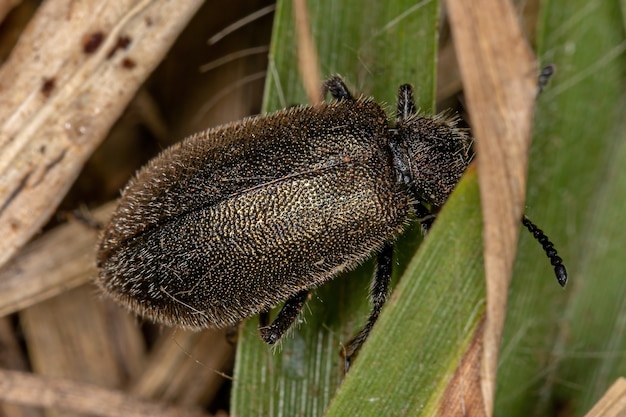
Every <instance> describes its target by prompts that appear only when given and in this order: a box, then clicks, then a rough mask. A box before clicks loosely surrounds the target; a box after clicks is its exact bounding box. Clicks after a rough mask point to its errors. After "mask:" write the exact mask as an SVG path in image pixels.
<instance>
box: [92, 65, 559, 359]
mask: <svg viewBox="0 0 626 417" xmlns="http://www.w3.org/2000/svg"><path fill="white" fill-rule="evenodd" d="M324 89H325V91H326V92H330V93H331V95H332V96H333V97H334V98H335V99H336V100H335V101H333V102H331V103H323V104H320V105H317V106H313V107H309V106H302V107H297V108H292V109H287V110H281V111H278V112H276V113H273V114H270V115H266V116H259V117H253V118H249V119H245V120H243V121H242V122H239V123H234V124H230V125H225V126H221V127H217V128H214V129H210V130H207V131H205V132H201V133H198V134H195V135H193V136H191V137H189V138H187V139H185V140H184V141H182V142H181V143H178V144H176V145H174V146H172V147H171V148H169V149H166V150H165V151H164V152H163V153H162V154H161V155H159V156H158V157H156V158H155V159H153V160H152V161H151V162H149V163H148V164H147V165H146V166H145V167H144V168H143V169H141V170H140V171H139V172H138V173H137V174H136V176H135V177H134V179H133V180H132V181H130V183H129V184H128V185H127V186H126V188H125V189H124V191H123V193H122V198H121V200H120V202H119V206H118V208H117V210H116V212H115V213H114V214H113V217H112V219H111V221H110V223H109V225H108V226H107V227H106V228H105V230H104V232H103V234H102V238H101V242H100V245H99V248H98V255H97V263H98V267H99V268H100V274H99V278H98V284H99V286H100V287H101V288H102V289H103V290H104V291H105V292H106V293H107V294H109V295H110V296H112V297H113V298H114V299H116V300H117V301H119V302H120V303H121V304H123V305H125V306H126V307H128V308H129V309H131V310H133V311H135V312H137V313H139V314H141V315H143V316H146V317H149V318H151V319H153V320H156V321H157V322H160V323H164V324H166V325H176V326H181V327H184V328H188V329H201V328H205V327H225V326H231V325H235V324H236V323H238V322H239V321H241V320H242V319H244V318H246V317H250V316H253V315H255V314H259V313H261V314H262V320H261V322H262V323H261V326H260V333H261V337H262V338H263V340H264V341H265V342H267V343H270V344H273V343H275V342H276V341H278V340H279V339H280V337H281V336H282V335H283V334H284V332H285V331H286V330H287V329H288V328H289V327H290V326H291V324H292V323H293V322H294V320H295V319H296V317H297V316H298V314H299V312H300V310H301V309H302V306H303V305H304V303H305V301H306V299H307V296H308V293H309V291H310V290H311V289H312V288H315V287H316V286H318V285H321V284H322V283H323V282H325V281H327V280H329V279H331V278H333V277H334V276H336V275H337V274H339V273H340V272H341V271H345V270H347V269H350V268H354V267H355V266H356V265H358V264H360V263H362V262H363V261H364V260H365V259H367V258H368V257H370V256H371V255H372V254H376V256H377V262H378V263H377V268H376V271H375V274H374V278H373V282H372V291H371V302H372V305H373V307H372V311H371V314H370V317H369V319H368V321H367V323H366V325H365V326H364V327H363V329H361V331H360V332H359V333H358V334H357V336H356V337H355V338H354V339H353V340H352V341H351V342H350V344H349V345H348V347H347V349H346V357H347V359H348V360H349V359H350V357H352V356H353V355H354V354H355V352H357V351H358V349H359V347H360V346H361V345H362V343H363V342H364V340H365V339H366V337H367V335H368V333H369V331H370V330H371V328H372V326H373V325H374V323H375V322H376V319H377V318H378V315H379V313H380V311H381V308H382V306H383V305H384V303H385V300H386V297H387V293H388V287H389V280H390V276H391V269H392V254H393V243H394V240H395V239H396V237H397V236H398V235H399V234H401V233H402V231H403V229H404V228H405V227H406V226H407V224H408V223H409V222H410V219H417V220H418V221H419V222H420V223H421V225H422V228H423V230H424V232H427V231H428V229H429V227H430V226H431V224H432V222H433V219H434V215H433V214H431V213H432V211H431V210H432V208H435V209H436V208H438V207H439V206H441V205H443V204H444V202H445V201H446V199H447V198H448V196H449V195H450V193H451V192H452V190H453V188H454V187H455V185H456V184H457V182H458V181H459V179H460V177H461V175H462V174H463V172H464V171H465V169H466V168H467V166H468V164H469V162H470V160H471V157H472V153H471V139H470V138H469V136H468V135H467V133H466V131H465V130H463V129H459V128H457V127H456V119H455V118H454V117H450V116H449V115H447V114H445V113H444V114H442V115H438V116H434V117H425V116H422V115H418V114H417V111H416V108H415V104H414V98H413V92H412V89H411V87H410V86H409V85H403V86H401V87H400V89H399V93H398V107H397V108H398V110H397V116H396V121H395V124H394V126H393V127H391V126H390V125H389V122H388V120H387V117H386V115H385V112H384V111H383V109H382V107H381V106H380V105H378V104H376V103H375V102H374V101H372V100H371V99H368V98H359V99H355V98H354V97H353V96H352V95H351V94H350V92H349V91H348V89H347V87H346V85H345V84H344V82H343V81H342V80H341V79H340V78H339V77H333V78H331V79H330V80H328V81H327V82H326V83H325V84H324ZM427 206H428V207H430V208H431V209H428V208H427ZM523 224H524V225H525V226H526V227H527V228H528V229H529V230H530V231H531V232H532V233H533V234H534V236H535V238H536V239H537V240H538V241H539V242H540V243H541V244H542V246H543V248H544V250H545V251H546V254H547V255H548V257H549V259H550V260H551V262H552V264H553V266H554V269H555V274H556V276H557V278H558V280H559V282H560V283H561V285H564V284H565V282H566V280H567V274H566V271H565V267H564V266H563V264H562V260H561V258H559V256H558V255H557V253H556V250H554V248H553V246H552V243H550V241H549V240H548V238H547V237H546V236H545V235H544V234H543V232H542V231H541V230H539V229H538V228H537V227H536V226H535V225H534V224H532V223H531V222H530V221H529V220H528V219H527V218H524V219H523ZM283 301H284V302H285V304H284V306H283V308H282V310H281V311H280V312H279V314H278V316H277V317H276V318H275V319H274V321H273V322H272V323H271V324H270V323H268V322H267V314H263V313H267V312H268V311H269V310H270V309H271V308H272V307H274V306H275V305H277V304H279V303H281V302H283Z"/></svg>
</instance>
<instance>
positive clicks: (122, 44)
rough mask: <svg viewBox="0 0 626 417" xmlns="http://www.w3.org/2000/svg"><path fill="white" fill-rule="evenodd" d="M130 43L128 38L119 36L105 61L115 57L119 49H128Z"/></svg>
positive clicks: (130, 40)
mask: <svg viewBox="0 0 626 417" xmlns="http://www.w3.org/2000/svg"><path fill="white" fill-rule="evenodd" d="M131 42H132V39H131V38H130V37H129V36H125V35H124V36H120V37H118V38H117V42H116V43H115V46H113V48H112V49H111V51H110V52H109V54H108V55H107V59H111V58H112V57H113V55H115V53H116V52H117V51H118V50H119V49H126V48H128V45H130V43H131Z"/></svg>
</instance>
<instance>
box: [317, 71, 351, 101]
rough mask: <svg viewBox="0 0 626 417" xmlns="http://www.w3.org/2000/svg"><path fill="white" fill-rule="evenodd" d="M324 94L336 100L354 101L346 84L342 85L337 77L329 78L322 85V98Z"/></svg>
mask: <svg viewBox="0 0 626 417" xmlns="http://www.w3.org/2000/svg"><path fill="white" fill-rule="evenodd" d="M326 93H330V95H331V96H333V98H334V99H336V100H354V97H352V94H350V91H349V90H348V87H347V86H346V83H344V82H343V80H342V79H341V77H340V76H338V75H335V76H333V77H331V78H329V79H328V80H327V81H326V82H325V83H324V84H323V85H322V96H325V95H326Z"/></svg>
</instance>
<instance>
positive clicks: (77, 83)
mask: <svg viewBox="0 0 626 417" xmlns="http://www.w3.org/2000/svg"><path fill="white" fill-rule="evenodd" d="M201 3H202V2H201V1H198V0H186V1H183V2H172V3H162V2H152V1H145V0H144V1H141V2H132V1H120V2H115V3H109V2H98V1H85V2H74V1H71V0H55V1H48V2H45V3H44V4H43V5H42V6H41V7H40V8H39V10H38V11H37V14H36V16H35V17H34V18H33V20H32V21H31V22H30V24H29V26H28V27H27V28H26V30H25V31H24V33H23V34H22V36H21V38H20V40H19V42H18V44H17V45H16V47H15V48H14V50H13V52H12V54H11V57H10V58H9V59H8V60H7V61H6V63H5V64H4V65H3V67H2V68H1V69H0V80H2V81H0V91H1V94H2V99H3V100H2V103H1V104H0V155H2V157H1V158H0V178H2V180H1V182H0V233H1V234H2V236H3V239H2V243H1V244H0V245H1V246H0V264H4V263H5V262H6V261H7V260H8V259H9V258H10V257H11V256H12V255H13V254H14V253H15V252H16V251H17V250H18V249H19V248H20V247H21V246H22V245H23V244H24V243H25V242H26V241H27V240H29V239H30V238H31V237H32V235H33V234H34V233H36V232H37V230H39V228H40V227H41V226H42V225H43V224H44V223H45V222H46V221H47V220H48V218H49V217H50V215H51V214H52V212H53V211H54V209H55V208H56V206H57V205H58V203H59V202H60V200H61V198H62V197H63V196H64V195H65V192H66V191H67V189H68V188H69V187H70V185H71V184H72V183H73V181H74V179H75V178H76V177H77V175H78V173H79V171H80V169H81V168H82V166H83V163H84V162H85V160H86V159H87V158H88V157H89V155H91V153H92V151H93V150H94V149H95V148H96V146H97V145H98V144H99V143H100V141H101V140H102V139H103V138H104V136H105V135H106V133H107V132H108V131H109V128H110V127H111V125H112V124H113V123H114V122H115V121H116V120H117V118H118V117H119V115H120V114H121V112H122V111H123V110H124V108H125V107H126V105H127V103H128V102H129V101H130V99H131V98H132V97H133V96H134V94H135V92H136V91H137V88H138V87H139V85H140V84H141V83H142V82H143V81H144V80H145V79H146V77H147V76H148V75H149V74H150V73H151V72H152V70H153V69H154V67H155V66H156V65H157V64H158V63H159V62H160V61H161V59H162V57H163V56H164V55H165V53H166V52H167V50H168V49H169V47H170V46H171V44H172V43H173V42H174V40H175V39H176V37H177V36H178V34H179V33H180V31H181V30H182V29H183V28H184V27H185V25H186V24H187V22H188V20H189V19H190V18H191V16H192V15H193V14H194V13H195V11H196V10H197V8H198V7H199V6H200V5H201Z"/></svg>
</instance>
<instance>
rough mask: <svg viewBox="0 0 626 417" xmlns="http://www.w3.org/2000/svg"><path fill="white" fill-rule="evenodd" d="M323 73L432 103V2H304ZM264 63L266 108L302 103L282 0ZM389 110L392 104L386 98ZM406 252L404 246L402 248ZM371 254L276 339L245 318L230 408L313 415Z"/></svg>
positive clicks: (353, 322)
mask: <svg viewBox="0 0 626 417" xmlns="http://www.w3.org/2000/svg"><path fill="white" fill-rule="evenodd" d="M309 11H310V18H311V26H312V31H313V35H314V38H315V42H316V46H317V48H318V52H319V60H320V64H321V69H322V74H323V76H325V77H327V76H330V75H332V74H337V73H338V74H341V75H342V76H343V77H344V78H345V80H346V82H347V83H348V85H349V86H350V87H351V88H352V90H353V92H355V93H360V92H362V93H364V94H367V95H372V96H374V97H375V98H376V100H377V101H379V102H387V103H390V105H392V106H393V105H394V104H395V101H396V94H397V88H398V86H399V85H400V84H402V83H407V82H408V83H411V84H413V85H414V86H415V87H416V94H417V101H418V103H417V104H418V105H419V106H420V107H421V108H423V109H425V110H431V109H432V108H433V107H434V106H433V100H434V71H435V54H436V33H437V24H438V4H437V2H436V1H422V2H417V3H415V2H414V1H407V0H401V1H400V0H394V1H388V2H374V1H371V2H363V1H356V0H349V1H341V2H336V1H332V0H323V1H316V2H310V3H309ZM275 19H276V20H275V26H274V35H273V40H272V45H271V52H270V63H269V66H268V78H267V83H266V96H265V101H264V109H265V111H272V110H275V109H278V108H283V107H286V106H289V105H292V104H298V103H305V102H306V96H305V93H304V90H303V88H302V85H301V81H300V78H299V74H298V73H297V57H296V45H295V30H294V27H293V17H292V10H291V2H290V1H279V2H278V5H277V10H276V17H275ZM390 110H391V111H393V108H390ZM415 243H416V242H411V244H408V243H407V244H404V245H403V247H404V248H407V247H408V249H404V250H402V251H400V252H399V254H398V259H399V260H400V262H401V263H402V264H401V267H400V268H397V269H398V272H397V273H396V275H397V274H399V273H400V272H401V270H402V269H404V267H406V263H405V262H404V261H403V260H402V259H406V258H410V257H411V254H412V253H413V252H414V248H415ZM407 252H408V253H407ZM371 276H372V268H371V264H368V265H366V266H364V267H363V268H359V269H358V270H356V271H353V272H351V273H348V274H342V275H341V276H340V277H338V278H337V279H335V280H333V281H332V282H330V283H328V284H326V285H324V286H323V287H321V288H320V289H319V290H317V291H315V293H314V294H313V297H312V299H311V300H309V302H308V303H307V305H306V307H305V310H304V312H303V315H302V321H304V323H302V324H301V325H298V326H296V329H294V330H293V331H292V332H291V333H290V334H289V335H287V336H286V337H285V338H284V340H283V341H282V342H281V345H280V346H279V347H278V348H277V349H272V348H269V347H268V346H266V345H264V344H263V343H262V342H261V340H260V339H259V337H258V334H257V331H256V325H257V320H256V319H252V320H248V322H247V324H246V326H245V328H244V329H243V331H242V332H241V335H240V339H239V346H238V352H237V358H236V369H235V381H234V386H233V396H232V401H231V404H232V410H231V412H232V414H233V415H239V416H254V415H259V416H273V415H286V416H292V415H298V416H319V415H322V413H323V412H324V410H325V409H326V408H327V406H328V403H329V402H330V400H331V398H332V397H333V395H334V392H335V390H336V389H337V387H338V386H339V383H340V382H341V379H342V378H343V362H342V360H341V357H340V356H339V351H340V347H341V346H342V343H346V342H347V341H348V340H350V338H351V337H352V336H353V335H354V333H355V332H356V330H358V328H359V326H360V325H361V324H363V323H364V322H365V319H366V318H367V314H368V304H367V293H368V287H369V281H370V280H371Z"/></svg>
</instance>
